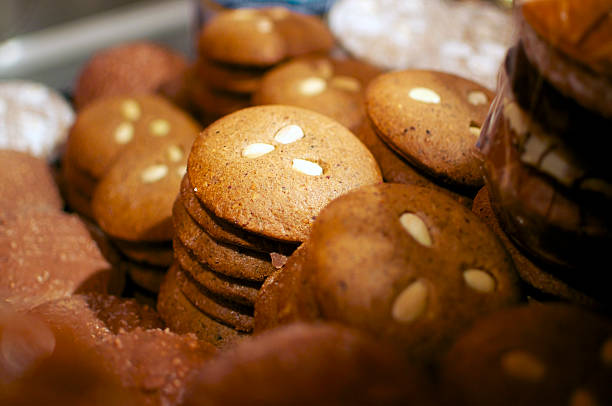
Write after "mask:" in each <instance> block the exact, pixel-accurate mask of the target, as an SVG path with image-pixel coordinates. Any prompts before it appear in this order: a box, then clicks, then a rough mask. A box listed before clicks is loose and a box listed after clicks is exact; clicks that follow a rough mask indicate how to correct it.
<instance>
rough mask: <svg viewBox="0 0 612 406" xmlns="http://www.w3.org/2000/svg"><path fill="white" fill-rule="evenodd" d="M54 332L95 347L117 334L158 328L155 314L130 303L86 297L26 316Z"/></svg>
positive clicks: (56, 303) (64, 300) (45, 305)
mask: <svg viewBox="0 0 612 406" xmlns="http://www.w3.org/2000/svg"><path fill="white" fill-rule="evenodd" d="M28 313H29V314H31V315H34V316H36V317H38V318H40V319H41V320H43V321H44V322H46V323H47V324H48V325H49V327H50V328H52V329H53V331H56V332H62V333H66V334H70V335H71V336H73V337H74V340H75V341H79V342H81V343H84V344H87V345H96V344H98V343H100V342H101V341H102V340H104V339H105V338H108V337H113V336H114V335H115V334H118V333H119V332H120V331H131V330H134V329H135V328H144V329H151V328H161V327H163V325H164V324H163V322H162V320H161V319H160V318H159V315H158V314H157V312H156V311H155V310H154V309H152V308H150V307H148V306H142V305H140V304H138V303H137V302H136V301H135V300H133V299H126V298H119V297H117V296H110V295H102V294H95V293H88V294H82V295H72V296H70V297H67V298H62V299H58V300H53V301H49V302H46V303H43V304H41V305H40V306H37V307H35V308H33V309H32V310H30V311H29V312H28Z"/></svg>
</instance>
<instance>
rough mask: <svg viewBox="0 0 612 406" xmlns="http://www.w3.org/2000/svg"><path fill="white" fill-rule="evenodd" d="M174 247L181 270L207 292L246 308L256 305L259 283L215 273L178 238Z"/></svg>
mask: <svg viewBox="0 0 612 406" xmlns="http://www.w3.org/2000/svg"><path fill="white" fill-rule="evenodd" d="M173 245H174V256H175V258H176V262H177V263H178V265H179V267H180V268H181V270H182V271H183V272H186V273H189V274H190V276H191V277H192V278H193V279H195V280H196V281H197V282H198V283H199V284H201V285H202V286H203V287H204V288H206V290H208V291H210V292H211V293H213V294H214V295H217V296H219V297H222V298H225V299H227V300H230V301H232V302H236V303H240V304H242V305H246V306H253V305H254V303H255V299H256V297H257V292H258V291H259V287H260V285H259V283H252V282H248V281H246V280H240V279H235V278H230V277H227V276H225V275H222V274H219V273H217V272H214V271H213V270H212V269H210V268H209V267H208V266H207V265H206V264H203V263H201V262H199V261H198V260H197V258H196V257H195V256H194V255H193V254H192V253H191V252H189V248H187V247H185V245H183V243H182V242H181V241H180V240H179V239H178V238H174V240H173Z"/></svg>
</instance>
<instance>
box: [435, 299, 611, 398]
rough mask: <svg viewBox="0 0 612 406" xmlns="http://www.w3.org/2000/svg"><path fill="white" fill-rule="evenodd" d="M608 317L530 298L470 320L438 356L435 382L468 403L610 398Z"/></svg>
mask: <svg viewBox="0 0 612 406" xmlns="http://www.w3.org/2000/svg"><path fill="white" fill-rule="evenodd" d="M611 364H612V323H611V322H610V320H609V319H607V318H605V317H602V316H601V315H598V314H596V313H590V312H588V311H585V310H584V309H582V308H580V307H577V306H570V305H567V304H560V303H556V304H546V305H544V304H538V303H534V304H530V305H526V306H520V307H515V308H510V309H505V310H502V311H500V312H497V313H494V314H491V315H490V316H487V317H485V318H483V319H481V320H478V321H477V322H476V323H475V324H474V326H473V327H472V328H471V329H470V330H469V331H467V332H466V333H465V334H463V335H462V336H461V337H460V338H459V339H458V340H457V341H456V342H455V343H454V344H453V346H452V348H451V349H450V351H449V352H448V354H446V356H445V357H444V360H443V362H442V365H441V377H442V387H444V388H446V390H448V392H449V393H448V399H452V400H453V403H456V402H459V404H469V405H491V404H495V405H502V406H503V405H563V404H566V405H605V404H609V403H610V402H611V401H612V387H611V386H610V381H612V368H610V365H611Z"/></svg>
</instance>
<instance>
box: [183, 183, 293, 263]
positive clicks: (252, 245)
mask: <svg viewBox="0 0 612 406" xmlns="http://www.w3.org/2000/svg"><path fill="white" fill-rule="evenodd" d="M180 195H181V200H182V201H183V205H184V206H185V210H187V212H188V213H189V215H190V216H191V218H193V219H194V220H195V221H196V222H197V223H198V224H199V225H200V227H202V229H203V230H204V231H205V232H206V233H207V234H208V235H209V236H210V237H211V238H212V239H213V240H215V241H218V242H220V243H227V244H231V245H237V246H239V247H243V248H248V249H252V250H254V251H259V252H264V253H269V252H278V253H281V254H284V255H291V253H292V252H293V251H294V250H295V247H296V245H295V244H284V243H281V242H280V241H274V240H270V239H268V238H263V237H261V236H258V235H256V234H253V233H249V232H247V231H245V230H242V229H240V228H238V227H236V226H235V225H234V224H231V223H229V222H227V221H224V220H222V219H220V218H219V217H216V216H214V215H213V214H212V213H210V211H209V210H208V209H206V207H204V205H203V204H202V203H201V202H200V200H199V199H198V198H197V196H196V195H195V193H194V190H193V187H192V186H191V184H190V183H189V177H188V176H187V175H185V177H183V181H182V182H181V190H180Z"/></svg>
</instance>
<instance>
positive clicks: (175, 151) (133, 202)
mask: <svg viewBox="0 0 612 406" xmlns="http://www.w3.org/2000/svg"><path fill="white" fill-rule="evenodd" d="M168 125H170V124H168ZM170 128H171V129H170V130H169V131H173V129H172V127H170ZM189 130H190V131H183V132H180V130H179V129H177V130H176V132H175V133H174V132H173V133H172V134H168V135H167V136H164V137H159V138H153V139H151V140H148V142H147V143H141V144H135V145H132V146H130V147H129V148H128V149H126V150H125V151H123V152H122V154H121V158H120V159H119V160H118V161H117V162H115V164H114V165H113V166H112V167H111V168H110V169H109V170H108V172H107V173H106V174H105V175H104V176H103V177H102V179H101V180H100V182H99V183H98V186H97V187H96V190H95V192H94V196H93V199H92V209H93V213H94V216H95V218H96V220H97V222H98V224H99V226H100V228H101V229H102V230H104V231H105V232H106V233H108V234H109V235H110V236H112V237H114V238H117V239H122V240H126V241H132V242H163V241H167V242H170V241H171V240H172V236H173V235H174V234H173V229H172V205H173V204H174V200H175V199H176V195H177V193H178V190H179V187H180V183H181V179H183V176H184V175H185V171H186V168H187V156H188V155H189V151H190V150H191V144H192V142H193V140H194V138H195V136H196V134H197V128H190V129H189Z"/></svg>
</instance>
